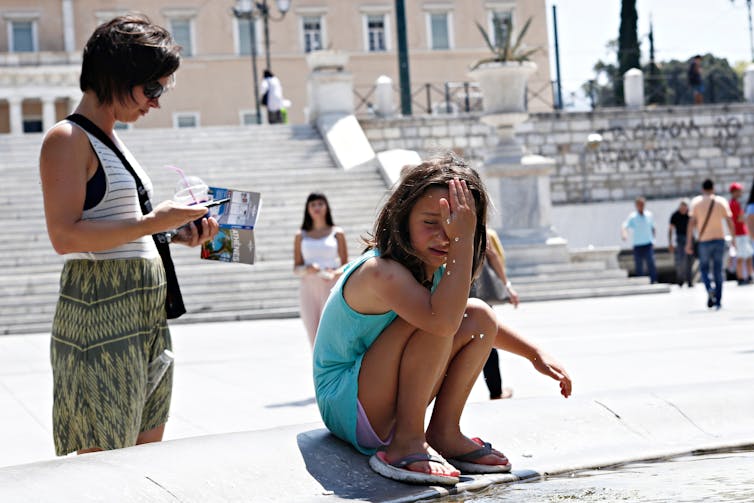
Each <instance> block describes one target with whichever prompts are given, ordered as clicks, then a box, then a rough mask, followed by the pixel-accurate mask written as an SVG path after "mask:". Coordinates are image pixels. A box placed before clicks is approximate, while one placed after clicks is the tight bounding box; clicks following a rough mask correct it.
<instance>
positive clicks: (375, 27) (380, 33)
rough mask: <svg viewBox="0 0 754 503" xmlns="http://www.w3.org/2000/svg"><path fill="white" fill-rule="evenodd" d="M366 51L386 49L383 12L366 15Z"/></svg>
mask: <svg viewBox="0 0 754 503" xmlns="http://www.w3.org/2000/svg"><path fill="white" fill-rule="evenodd" d="M365 21H366V36H367V51H369V52H382V51H386V50H387V38H386V34H387V29H386V26H385V25H386V23H385V15H384V14H367V15H366V20H365Z"/></svg>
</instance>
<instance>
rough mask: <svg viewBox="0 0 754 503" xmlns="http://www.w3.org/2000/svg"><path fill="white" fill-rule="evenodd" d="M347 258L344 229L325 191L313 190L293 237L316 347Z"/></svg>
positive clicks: (305, 312)
mask: <svg viewBox="0 0 754 503" xmlns="http://www.w3.org/2000/svg"><path fill="white" fill-rule="evenodd" d="M347 262H348V247H347V246H346V236H345V234H344V233H343V229H341V228H340V227H337V226H335V224H334V223H333V219H332V214H331V213H330V204H329V203H328V202H327V198H326V197H325V195H324V194H322V193H319V192H312V193H311V194H309V197H307V198H306V207H305V209H304V221H303V223H302V224H301V230H300V231H299V232H297V233H296V237H295V239H294V240H293V271H294V272H295V273H296V274H297V275H299V276H301V288H300V289H299V299H300V306H301V320H302V321H303V322H304V326H305V327H306V332H307V334H308V335H309V343H310V344H311V346H312V347H314V337H315V336H316V335H317V327H318V326H319V317H320V315H321V314H322V308H323V307H324V306H325V302H326V301H327V297H328V295H330V289H331V288H332V287H333V285H335V281H336V280H337V279H338V277H339V276H340V274H341V272H342V270H341V266H342V265H345V264H346V263H347Z"/></svg>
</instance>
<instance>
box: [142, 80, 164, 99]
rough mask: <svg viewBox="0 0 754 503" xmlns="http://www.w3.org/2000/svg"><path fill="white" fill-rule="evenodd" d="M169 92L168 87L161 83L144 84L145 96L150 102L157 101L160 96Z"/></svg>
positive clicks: (155, 81)
mask: <svg viewBox="0 0 754 503" xmlns="http://www.w3.org/2000/svg"><path fill="white" fill-rule="evenodd" d="M167 90H168V87H167V86H164V87H163V85H162V84H160V83H159V81H157V80H154V81H152V82H147V83H146V84H144V96H145V97H146V98H147V99H148V100H156V99H157V98H159V97H160V96H162V95H163V94H164V93H165V92H166V91H167Z"/></svg>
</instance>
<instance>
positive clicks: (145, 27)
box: [79, 14, 181, 105]
mask: <svg viewBox="0 0 754 503" xmlns="http://www.w3.org/2000/svg"><path fill="white" fill-rule="evenodd" d="M180 50H181V47H180V46H179V45H176V43H175V42H174V41H173V37H172V36H171V35H170V32H168V31H167V30H166V29H165V28H163V27H161V26H158V25H156V24H152V22H151V21H150V20H149V18H147V17H146V16H144V15H143V14H126V15H123V16H118V17H116V18H114V19H111V20H110V21H108V22H106V23H104V24H101V25H100V26H98V27H97V29H96V30H94V33H92V36H91V37H89V40H88V41H87V43H86V46H85V47H84V55H83V59H82V63H81V77H80V78H79V87H81V90H82V91H84V92H86V91H93V92H94V93H95V94H96V95H97V99H98V100H99V102H100V103H102V104H105V105H107V104H111V103H113V101H114V100H115V99H117V100H118V101H119V102H121V103H125V102H126V99H127V97H130V98H133V88H134V87H135V86H138V85H143V84H147V83H149V82H154V81H156V80H159V79H161V78H163V77H167V76H169V75H172V74H173V73H175V71H176V70H177V69H178V66H179V65H180V56H179V52H180Z"/></svg>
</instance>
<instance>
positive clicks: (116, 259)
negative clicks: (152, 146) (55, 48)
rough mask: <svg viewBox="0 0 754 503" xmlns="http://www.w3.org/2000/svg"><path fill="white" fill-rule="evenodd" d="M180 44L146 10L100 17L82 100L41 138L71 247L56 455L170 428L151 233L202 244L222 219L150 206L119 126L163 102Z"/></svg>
mask: <svg viewBox="0 0 754 503" xmlns="http://www.w3.org/2000/svg"><path fill="white" fill-rule="evenodd" d="M179 50H180V47H179V46H177V45H176V44H175V43H174V42H173V39H172V37H171V36H170V33H169V32H168V31H167V30H165V29H164V28H162V27H160V26H156V25H154V24H152V23H151V22H150V21H149V19H147V18H146V17H144V16H141V15H125V16H120V17H117V18H115V19H113V20H111V21H109V22H107V23H104V24H103V25H101V26H99V27H98V28H97V29H96V30H95V32H94V33H93V34H92V36H91V37H90V39H89V41H88V42H87V44H86V46H85V47H84V53H83V59H82V67H81V77H80V87H81V90H82V91H83V93H84V95H83V97H82V99H81V102H80V103H79V104H78V107H77V108H76V111H75V113H74V115H73V116H71V117H69V118H67V119H66V120H63V121H61V122H59V123H58V124H56V125H55V126H54V127H52V128H51V129H50V130H49V131H48V132H47V134H46V136H45V139H44V142H43V144H42V151H41V154H40V161H39V162H40V176H41V183H42V192H43V198H44V209H45V218H46V221H47V232H48V234H49V237H50V241H51V242H52V246H53V248H54V249H55V251H56V252H57V253H59V254H62V255H64V257H65V264H64V266H63V271H62V274H61V281H60V297H59V300H58V304H57V308H56V311H55V317H54V320H53V324H52V342H51V350H50V358H51V362H52V370H53V437H54V440H55V451H56V453H57V454H58V455H65V454H68V453H70V452H73V451H76V452H78V453H79V454H81V453H85V452H92V451H98V450H107V449H116V448H121V447H126V446H130V445H135V444H142V443H146V442H156V441H160V440H161V439H162V435H163V431H164V428H165V422H166V421H167V417H168V410H169V407H170V396H171V389H172V368H169V369H168V371H167V373H166V374H165V375H164V377H162V379H160V381H159V384H158V385H157V387H156V389H155V390H154V391H153V392H151V393H150V392H149V391H150V390H148V386H149V383H148V374H149V367H150V363H153V362H156V361H159V360H160V357H161V356H163V354H164V353H165V350H170V348H171V343H170V332H169V330H168V326H167V321H166V312H165V297H166V279H165V269H164V267H163V262H162V260H161V258H160V255H159V254H158V251H157V246H156V244H155V242H154V240H153V238H152V235H153V234H158V233H162V232H164V231H168V230H170V229H176V228H179V231H178V232H177V234H176V235H175V236H174V237H173V238H172V241H174V242H180V243H182V244H185V245H188V246H197V245H199V244H200V243H201V242H202V241H206V240H208V239H211V238H212V237H213V236H214V235H215V234H216V233H217V230H218V226H217V222H216V221H215V220H214V219H212V218H202V217H203V216H204V215H205V214H206V209H204V208H196V207H192V206H185V205H182V204H178V203H176V202H173V201H164V202H162V203H160V204H158V205H156V206H155V207H154V209H151V210H150V209H149V206H151V204H150V203H148V202H147V204H143V202H140V199H139V194H138V193H137V186H138V183H137V181H136V177H138V179H139V180H140V182H141V185H142V186H143V188H144V189H145V190H146V193H147V195H148V196H151V192H152V184H151V182H150V180H149V177H148V176H147V175H146V173H145V172H144V171H143V170H142V169H141V167H140V166H139V165H138V163H137V162H136V160H135V159H134V158H133V156H132V155H131V154H130V152H129V151H128V149H127V148H126V147H125V145H124V144H123V143H122V142H121V141H120V139H119V138H118V135H117V134H116V133H115V130H114V126H115V123H116V121H119V122H124V123H130V122H135V121H136V120H138V119H139V118H140V117H141V116H143V115H146V114H147V113H148V112H149V111H150V110H151V109H152V108H159V107H160V102H159V99H160V96H162V94H163V93H164V92H165V91H166V90H167V89H168V88H169V87H170V86H171V85H172V82H173V74H174V72H175V71H176V70H177V69H178V66H179V64H180V57H179ZM98 129H99V131H98ZM116 150H117V151H120V152H116ZM129 165H130V167H131V170H129ZM142 208H144V211H142ZM196 219H201V220H200V222H201V227H202V229H201V231H202V232H201V237H200V234H199V232H198V230H197V227H196V226H195V225H194V224H193V223H191V222H192V221H193V220H196Z"/></svg>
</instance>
